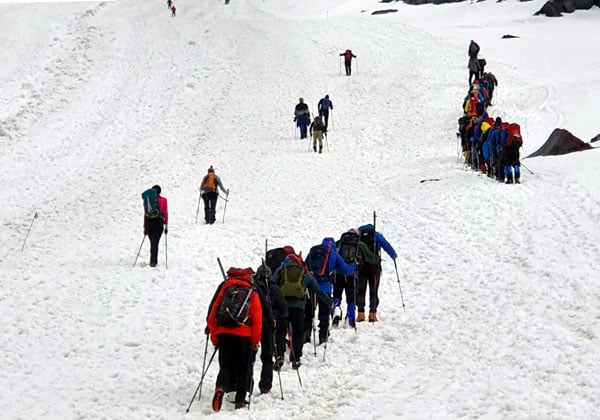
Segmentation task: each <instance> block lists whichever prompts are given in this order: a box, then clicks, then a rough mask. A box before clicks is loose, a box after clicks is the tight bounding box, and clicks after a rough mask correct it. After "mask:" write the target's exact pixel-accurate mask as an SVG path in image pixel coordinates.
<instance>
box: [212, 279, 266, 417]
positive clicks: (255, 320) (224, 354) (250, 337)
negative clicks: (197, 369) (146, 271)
mask: <svg viewBox="0 0 600 420" xmlns="http://www.w3.org/2000/svg"><path fill="white" fill-rule="evenodd" d="M253 275H254V271H253V270H252V269H251V268H235V267H231V268H230V269H229V270H227V279H226V280H225V281H224V282H222V283H221V284H220V285H219V287H218V288H217V290H216V292H215V294H214V296H213V298H212V301H211V303H210V306H209V314H208V318H207V320H206V322H207V329H206V332H207V334H210V340H211V342H212V344H213V345H214V346H216V347H217V348H218V350H219V373H218V375H217V384H216V389H215V393H214V396H213V400H212V408H213V410H214V411H219V410H220V409H221V405H222V403H223V396H224V394H225V392H229V391H235V392H236V394H235V408H236V409H237V408H243V407H246V406H247V404H248V403H247V401H246V392H249V391H250V392H251V383H252V381H251V380H250V378H251V377H252V376H251V372H252V355H253V354H255V352H256V351H257V349H258V344H259V342H260V338H261V332H262V307H261V304H260V299H259V297H258V294H257V293H256V292H255V290H254V285H253V283H252V279H253Z"/></svg>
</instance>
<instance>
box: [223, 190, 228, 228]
mask: <svg viewBox="0 0 600 420" xmlns="http://www.w3.org/2000/svg"><path fill="white" fill-rule="evenodd" d="M228 202H229V188H228V189H227V192H226V193H225V206H224V207H223V223H225V211H226V210H227V203H228Z"/></svg>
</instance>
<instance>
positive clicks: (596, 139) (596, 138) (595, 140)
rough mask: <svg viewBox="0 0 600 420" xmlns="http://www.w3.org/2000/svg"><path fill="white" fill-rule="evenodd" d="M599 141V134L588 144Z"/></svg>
mask: <svg viewBox="0 0 600 420" xmlns="http://www.w3.org/2000/svg"><path fill="white" fill-rule="evenodd" d="M597 141H600V134H598V135H597V136H596V137H594V138H593V139H591V140H590V143H594V142H597Z"/></svg>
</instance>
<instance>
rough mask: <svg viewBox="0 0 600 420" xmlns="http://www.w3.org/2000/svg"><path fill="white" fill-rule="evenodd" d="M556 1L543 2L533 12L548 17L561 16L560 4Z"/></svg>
mask: <svg viewBox="0 0 600 420" xmlns="http://www.w3.org/2000/svg"><path fill="white" fill-rule="evenodd" d="M558 3H559V2H558V1H555V0H550V1H549V2H547V3H545V4H544V5H543V6H542V8H541V9H540V10H539V11H537V12H536V13H535V15H536V16H537V15H546V16H548V17H560V16H562V13H561V10H562V4H561V5H559V4H558Z"/></svg>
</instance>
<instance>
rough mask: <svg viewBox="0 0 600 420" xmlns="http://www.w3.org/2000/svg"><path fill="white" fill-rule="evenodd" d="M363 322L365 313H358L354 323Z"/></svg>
mask: <svg viewBox="0 0 600 420" xmlns="http://www.w3.org/2000/svg"><path fill="white" fill-rule="evenodd" d="M364 320H365V313H364V312H359V313H358V315H356V322H363V321H364Z"/></svg>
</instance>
